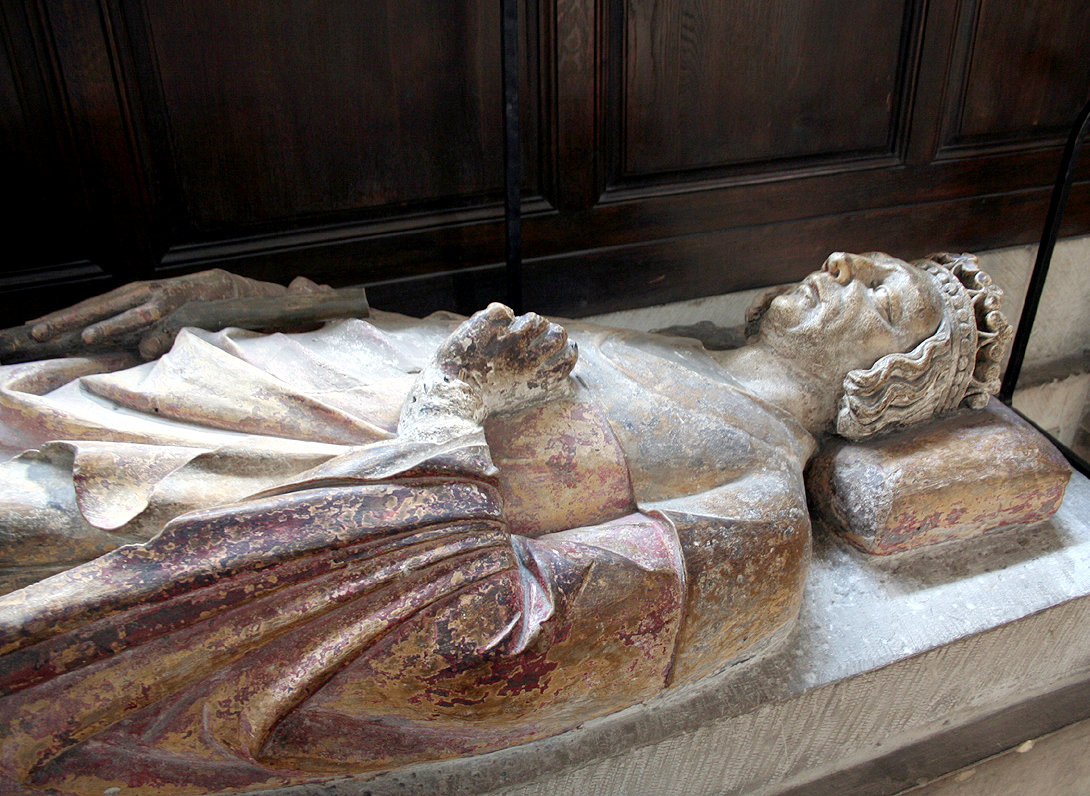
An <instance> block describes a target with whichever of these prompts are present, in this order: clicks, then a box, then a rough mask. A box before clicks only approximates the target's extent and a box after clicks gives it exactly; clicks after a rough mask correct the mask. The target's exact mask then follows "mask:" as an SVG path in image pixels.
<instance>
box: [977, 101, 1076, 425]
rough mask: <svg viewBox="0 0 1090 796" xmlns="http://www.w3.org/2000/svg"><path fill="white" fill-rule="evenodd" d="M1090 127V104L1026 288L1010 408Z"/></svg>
mask: <svg viewBox="0 0 1090 796" xmlns="http://www.w3.org/2000/svg"><path fill="white" fill-rule="evenodd" d="M1088 126H1090V102H1088V103H1087V104H1086V106H1085V107H1084V108H1083V109H1082V112H1081V113H1080V114H1079V116H1078V118H1077V119H1076V120H1075V124H1074V125H1073V127H1072V129H1071V135H1070V137H1068V139H1067V145H1066V146H1065V147H1064V153H1063V158H1062V159H1061V160H1060V170H1059V172H1058V173H1057V175H1056V184H1055V186H1054V187H1053V188H1052V199H1051V200H1050V201H1049V204H1048V215H1047V216H1045V228H1044V231H1043V232H1042V233H1041V243H1040V245H1039V246H1038V247H1037V259H1036V261H1035V262H1034V264H1033V273H1032V274H1031V275H1030V279H1029V286H1028V287H1027V288H1026V302H1025V304H1023V305H1022V316H1021V318H1020V319H1019V321H1018V332H1017V333H1016V334H1015V335H1014V342H1013V343H1012V344H1011V357H1010V360H1009V361H1008V362H1007V372H1006V373H1005V374H1004V375H1003V385H1002V386H1001V387H1000V388H999V400H1001V401H1002V402H1003V403H1005V404H1007V405H1008V406H1009V405H1010V403H1011V401H1012V400H1013V398H1014V388H1015V387H1017V386H1018V377H1019V376H1020V375H1021V373H1022V363H1023V362H1024V361H1025V358H1026V348H1027V347H1028V346H1029V336H1030V334H1031V333H1032V331H1033V322H1034V319H1035V318H1036V317H1037V308H1038V305H1040V303H1041V293H1042V292H1043V291H1044V289H1045V279H1046V278H1047V277H1048V268H1049V265H1051V264H1052V252H1053V250H1055V248H1056V238H1057V237H1059V234H1060V222H1061V221H1062V220H1063V214H1064V207H1065V206H1066V205H1067V197H1068V194H1070V193H1071V183H1072V182H1073V181H1074V179H1075V165H1076V164H1077V163H1078V159H1079V151H1080V150H1081V149H1082V140H1083V138H1085V137H1086V131H1087V127H1088Z"/></svg>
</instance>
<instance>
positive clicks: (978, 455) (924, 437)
mask: <svg viewBox="0 0 1090 796" xmlns="http://www.w3.org/2000/svg"><path fill="white" fill-rule="evenodd" d="M1070 475H1071V469H1070V467H1069V466H1068V464H1067V462H1066V461H1065V460H1064V458H1063V457H1062V456H1061V455H1060V453H1059V451H1057V450H1056V449H1055V447H1053V446H1052V445H1051V444H1049V442H1048V441H1047V440H1046V439H1044V438H1043V437H1042V436H1041V435H1040V434H1038V433H1037V431H1036V430H1034V429H1033V428H1032V427H1031V426H1030V425H1029V424H1028V423H1026V422H1025V421H1024V420H1022V419H1021V418H1020V417H1018V416H1017V415H1016V414H1015V413H1014V412H1012V411H1011V410H1010V409H1008V408H1007V407H1005V406H1003V405H1002V404H1001V403H999V402H998V401H996V400H994V399H993V400H992V402H991V403H990V404H989V405H988V407H987V408H986V409H985V410H984V411H981V412H960V413H957V414H954V415H951V416H949V417H946V418H944V419H942V420H940V421H938V422H936V423H933V424H931V425H928V426H926V427H917V428H913V429H909V430H906V431H901V432H898V433H895V434H891V435H888V436H885V437H881V438H878V439H874V440H868V441H865V442H856V443H851V442H846V441H831V442H830V443H829V444H827V445H826V446H825V447H824V448H823V449H822V451H821V452H820V453H819V454H818V455H817V456H815V458H814V460H813V461H812V462H811V464H810V468H809V471H808V473H807V488H808V492H809V495H810V501H811V504H812V506H813V507H814V508H815V509H816V510H817V511H818V512H819V513H820V514H821V515H822V517H823V519H825V520H826V521H827V522H828V523H829V524H830V525H831V526H832V527H833V528H835V529H836V530H837V532H838V533H840V534H841V535H842V536H843V537H844V538H845V539H847V540H848V541H849V542H851V543H852V544H854V545H855V546H857V547H859V548H861V549H863V550H865V551H867V552H869V553H876V554H879V555H885V554H888V553H895V552H898V551H901V550H910V549H913V548H917V547H923V546H925V545H930V544H937V543H939V542H946V541H949V540H952V539H966V538H970V537H974V536H980V535H981V534H985V533H989V532H991V531H994V530H997V529H999V528H1003V527H1005V526H1009V525H1018V524H1028V523H1034V522H1040V521H1041V520H1044V519H1047V518H1048V517H1050V516H1052V514H1054V513H1055V512H1056V509H1057V508H1059V505H1060V502H1061V501H1062V500H1063V494H1064V489H1065V488H1066V486H1067V482H1068V479H1069V477H1070Z"/></svg>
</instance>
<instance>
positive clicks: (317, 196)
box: [145, 0, 502, 235]
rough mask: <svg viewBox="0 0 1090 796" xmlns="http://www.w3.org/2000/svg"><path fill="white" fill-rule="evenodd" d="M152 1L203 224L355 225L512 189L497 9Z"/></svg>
mask: <svg viewBox="0 0 1090 796" xmlns="http://www.w3.org/2000/svg"><path fill="white" fill-rule="evenodd" d="M145 6H146V17H147V26H148V36H149V38H150V39H151V41H152V42H153V44H154V51H153V53H152V55H153V56H154V59H155V62H156V68H157V70H158V75H157V76H158V79H159V80H160V81H161V92H162V100H163V102H164V105H165V113H166V117H167V119H168V126H169V133H168V134H169V136H170V142H171V145H172V155H173V163H172V164H171V166H172V167H173V169H174V170H175V172H176V177H177V183H178V185H179V187H180V191H181V193H182V204H183V206H184V213H185V216H186V221H187V222H188V223H189V224H190V225H192V228H193V229H195V230H196V231H198V232H200V233H203V234H205V235H207V234H208V233H210V232H214V231H216V230H224V229H229V230H232V231H235V230H238V229H239V228H241V227H245V226H247V225H263V226H266V227H267V226H270V225H274V224H283V223H284V222H285V221H293V222H296V221H299V220H301V219H305V218H307V217H321V218H323V219H328V218H331V217H334V218H335V217H338V214H339V216H340V217H342V218H345V217H353V218H356V217H358V211H363V210H368V209H373V208H376V207H391V206H394V207H397V206H405V205H410V204H414V203H424V204H426V205H428V206H436V205H442V204H445V203H448V202H449V201H450V200H451V199H452V198H458V197H461V198H465V197H479V196H480V195H481V194H485V193H488V192H495V191H498V190H499V188H500V187H501V186H502V158H501V154H500V153H501V138H500V102H499V92H500V82H499V81H500V74H499V63H500V62H499V13H498V10H499V6H498V4H496V3H492V2H487V1H486V0H477V1H476V2H464V3H449V2H446V1H445V0H408V1H406V0H383V1H380V0H372V1H369V2H366V3H360V2H356V1H355V0H341V1H340V2H320V1H319V0H307V1H306V2H297V3H268V2H262V1H261V0H239V1H238V2H230V3H223V2H220V0H199V1H198V0H193V1H192V2H186V3H178V2H174V0H148V1H147V2H146V3H145Z"/></svg>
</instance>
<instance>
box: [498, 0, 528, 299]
mask: <svg viewBox="0 0 1090 796" xmlns="http://www.w3.org/2000/svg"><path fill="white" fill-rule="evenodd" d="M500 5H501V13H502V17H503V25H502V27H503V188H504V197H503V226H504V241H505V252H504V253H505V262H506V274H507V304H508V306H510V307H511V309H513V310H514V311H515V312H519V313H521V312H522V311H523V306H522V304H523V301H522V197H521V195H520V191H521V188H522V161H521V153H520V151H519V8H518V0H500Z"/></svg>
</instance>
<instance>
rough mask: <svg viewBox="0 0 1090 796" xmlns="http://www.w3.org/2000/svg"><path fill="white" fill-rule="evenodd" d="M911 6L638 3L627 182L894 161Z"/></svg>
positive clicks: (629, 85) (632, 31) (892, 2)
mask: <svg viewBox="0 0 1090 796" xmlns="http://www.w3.org/2000/svg"><path fill="white" fill-rule="evenodd" d="M905 5H906V4H905V2H904V1H903V0H883V1H881V2H879V1H876V0H846V1H845V2H838V3H827V2H821V1H820V0H776V1H774V2H770V0H736V1H735V2H730V3H718V2H711V0H639V2H632V3H629V5H628V10H629V12H628V18H627V30H626V52H625V98H624V110H625V121H624V130H625V137H624V146H625V157H624V172H625V173H626V174H643V173H649V172H660V171H669V170H681V169H692V168H696V167H702V166H714V165H724V164H730V163H742V162H752V161H764V160H771V159H783V158H792V157H804V156H823V155H829V154H833V153H844V152H853V153H881V152H886V151H889V149H890V145H891V139H892V132H893V124H894V121H895V109H896V106H897V101H898V98H899V96H900V94H901V92H902V87H901V86H899V85H898V80H897V78H898V71H899V66H900V64H901V62H902V46H901V45H902V38H903V37H902V32H903V26H904V23H905V19H906V13H905V11H906V8H905ZM849 20H850V23H849V22H848V21H849ZM846 23H847V24H846Z"/></svg>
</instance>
